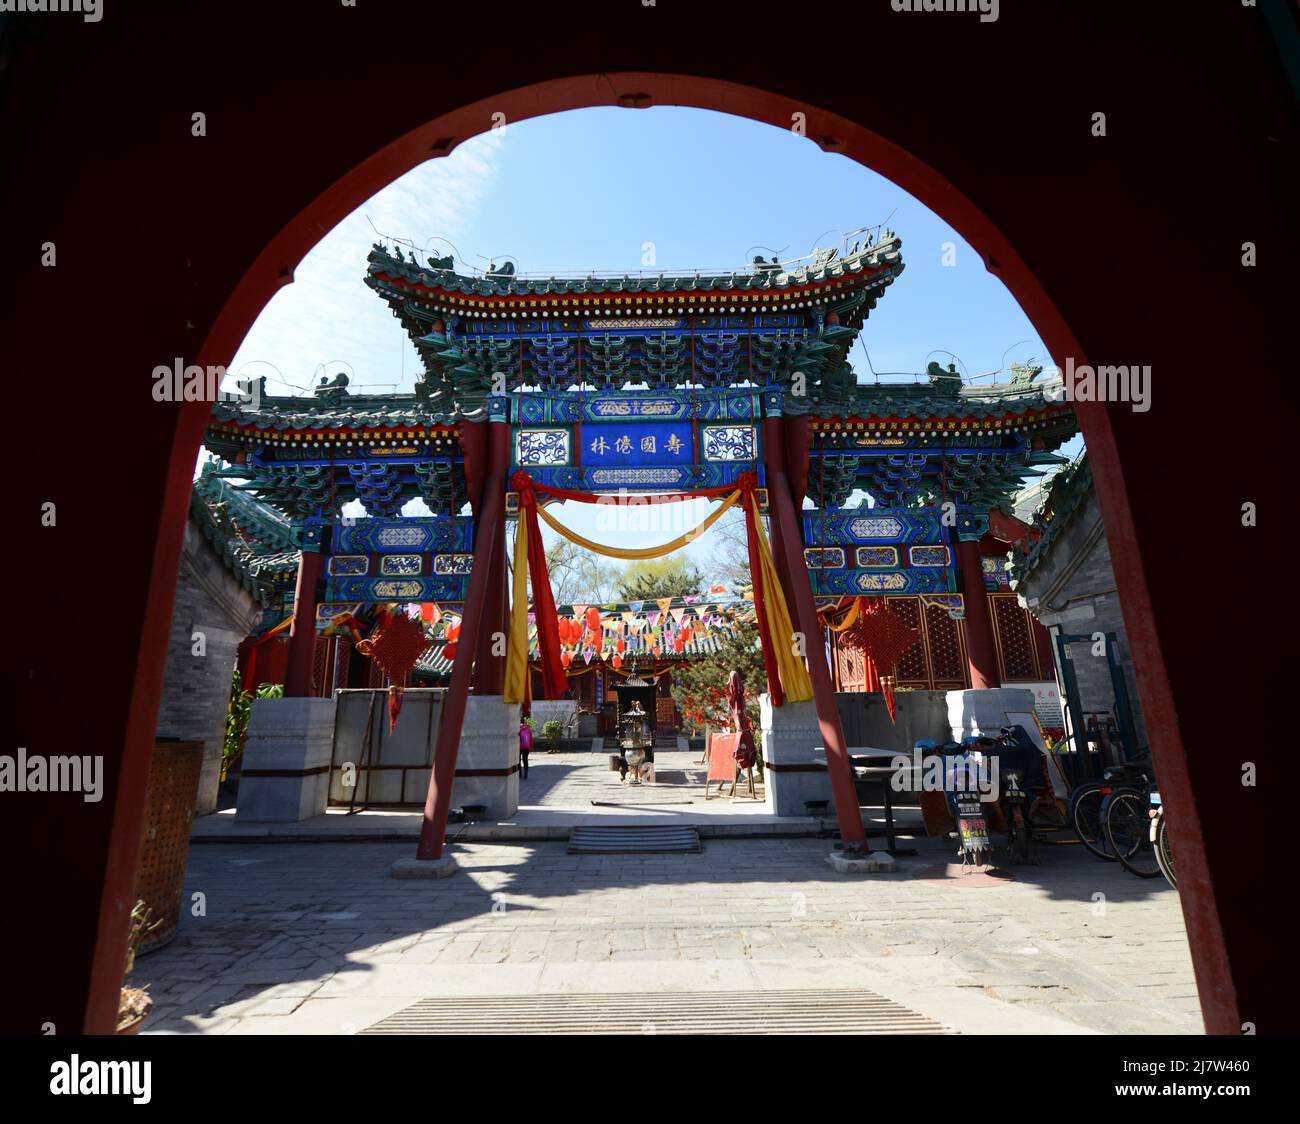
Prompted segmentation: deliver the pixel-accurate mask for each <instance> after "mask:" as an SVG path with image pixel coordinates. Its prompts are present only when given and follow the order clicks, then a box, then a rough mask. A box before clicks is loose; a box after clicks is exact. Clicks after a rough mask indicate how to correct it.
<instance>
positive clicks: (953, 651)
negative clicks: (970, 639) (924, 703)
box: [925, 605, 966, 691]
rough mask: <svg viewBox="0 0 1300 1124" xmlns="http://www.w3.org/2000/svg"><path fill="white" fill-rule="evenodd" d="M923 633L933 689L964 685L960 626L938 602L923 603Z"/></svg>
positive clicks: (964, 670)
mask: <svg viewBox="0 0 1300 1124" xmlns="http://www.w3.org/2000/svg"><path fill="white" fill-rule="evenodd" d="M925 635H926V642H927V647H928V648H929V652H930V668H931V670H932V672H933V676H934V678H933V682H932V684H931V686H932V688H933V689H934V690H936V691H942V690H950V691H951V690H960V689H961V688H962V687H964V686H965V685H966V650H965V648H964V647H963V646H962V636H961V629H960V628H959V627H958V625H957V622H956V621H955V620H953V619H952V617H950V616H949V615H948V610H947V609H945V608H944V607H943V606H942V605H927V606H926V607H925Z"/></svg>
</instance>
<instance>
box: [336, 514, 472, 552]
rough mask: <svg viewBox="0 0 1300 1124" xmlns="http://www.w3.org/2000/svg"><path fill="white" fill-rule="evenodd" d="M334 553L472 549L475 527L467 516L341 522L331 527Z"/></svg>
mask: <svg viewBox="0 0 1300 1124" xmlns="http://www.w3.org/2000/svg"><path fill="white" fill-rule="evenodd" d="M332 546H333V553H334V555H335V556H338V555H342V554H436V553H439V552H447V553H456V552H464V551H470V550H473V548H474V524H473V520H472V519H471V518H470V517H469V516H460V515H458V516H454V517H447V518H430V517H419V516H410V517H406V516H401V517H395V518H393V519H340V520H339V521H338V522H337V523H336V524H335V525H334V539H333V544H332Z"/></svg>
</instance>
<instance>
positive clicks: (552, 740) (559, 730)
mask: <svg viewBox="0 0 1300 1124" xmlns="http://www.w3.org/2000/svg"><path fill="white" fill-rule="evenodd" d="M563 736H564V723H563V722H561V721H560V720H559V719H558V718H552V719H550V720H549V721H547V722H546V723H545V724H544V725H543V726H542V737H544V738H545V739H546V740H547V742H548V743H549V745H550V749H551V752H552V753H554V752H555V751H556V750H558V749H559V748H560V738H561V737H563Z"/></svg>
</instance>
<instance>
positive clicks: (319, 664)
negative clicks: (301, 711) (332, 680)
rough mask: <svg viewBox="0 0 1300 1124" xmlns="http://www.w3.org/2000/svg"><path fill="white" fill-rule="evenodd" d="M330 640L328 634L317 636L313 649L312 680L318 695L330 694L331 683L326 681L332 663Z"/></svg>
mask: <svg viewBox="0 0 1300 1124" xmlns="http://www.w3.org/2000/svg"><path fill="white" fill-rule="evenodd" d="M329 657H330V642H329V638H328V637H326V636H317V637H316V646H315V648H314V649H313V651H312V660H311V681H312V683H313V684H314V685H315V690H316V694H317V695H328V694H329V693H330V689H329V688H330V685H329V684H328V683H327V682H326V681H325V676H326V672H327V671H328V669H329V663H330V658H329Z"/></svg>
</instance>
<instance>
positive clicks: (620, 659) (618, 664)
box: [609, 652, 623, 667]
mask: <svg viewBox="0 0 1300 1124" xmlns="http://www.w3.org/2000/svg"><path fill="white" fill-rule="evenodd" d="M609 662H610V663H612V664H613V665H614V666H615V667H622V666H623V657H622V656H620V655H619V654H618V653H617V652H615V653H614V658H613V659H612V660H610V661H609Z"/></svg>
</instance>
